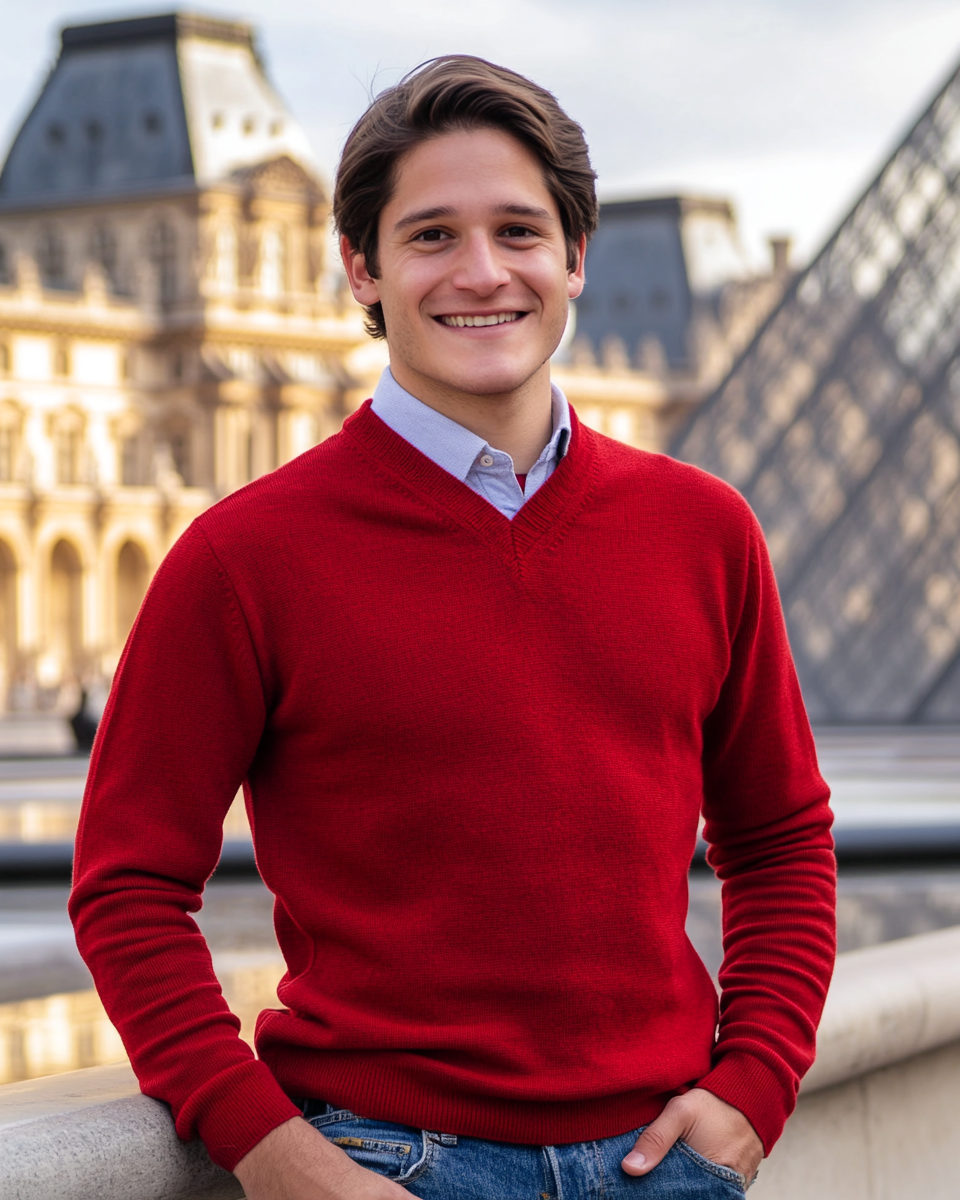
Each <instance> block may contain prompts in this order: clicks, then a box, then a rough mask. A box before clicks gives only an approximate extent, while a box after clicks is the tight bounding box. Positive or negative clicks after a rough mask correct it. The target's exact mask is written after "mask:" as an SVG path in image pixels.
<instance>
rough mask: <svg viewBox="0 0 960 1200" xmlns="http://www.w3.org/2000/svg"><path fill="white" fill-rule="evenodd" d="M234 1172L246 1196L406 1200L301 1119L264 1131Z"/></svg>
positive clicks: (257, 1199)
mask: <svg viewBox="0 0 960 1200" xmlns="http://www.w3.org/2000/svg"><path fill="white" fill-rule="evenodd" d="M233 1173H234V1175H236V1177H237V1178H238V1179H239V1180H240V1183H241V1184H242V1186H243V1190H244V1193H245V1194H246V1197H247V1200H409V1192H406V1191H405V1190H404V1189H403V1188H402V1187H400V1185H399V1184H396V1183H391V1182H390V1180H389V1179H383V1178H381V1177H380V1176H379V1175H376V1174H374V1172H373V1171H368V1170H366V1168H365V1167H358V1166H357V1164H356V1163H355V1162H353V1161H352V1159H350V1158H349V1157H348V1156H347V1155H346V1154H344V1152H343V1151H342V1150H341V1149H340V1147H339V1146H335V1145H334V1144H333V1142H328V1141H327V1139H326V1138H325V1137H324V1136H323V1135H322V1134H321V1133H318V1132H317V1130H316V1129H314V1128H313V1126H312V1125H310V1124H309V1122H307V1121H304V1120H303V1118H302V1117H294V1118H293V1119H292V1120H290V1121H287V1122H286V1123H285V1124H284V1125H278V1126H277V1128H276V1129H274V1130H272V1131H271V1132H270V1133H268V1134H267V1136H266V1137H265V1138H264V1139H263V1141H262V1142H258V1143H257V1144H256V1146H254V1148H253V1149H252V1150H251V1151H250V1152H249V1154H246V1155H244V1157H243V1158H241V1159H240V1161H239V1162H238V1163H237V1165H236V1166H235V1167H234V1169H233Z"/></svg>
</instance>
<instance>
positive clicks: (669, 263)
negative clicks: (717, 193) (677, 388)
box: [577, 196, 747, 368]
mask: <svg viewBox="0 0 960 1200" xmlns="http://www.w3.org/2000/svg"><path fill="white" fill-rule="evenodd" d="M746 273H747V269H746V263H745V262H744V260H743V254H742V251H741V249H740V246H739V242H738V238H737V229H736V218H735V215H734V211H733V207H732V206H731V204H730V202H729V201H728V200H722V199H713V198H707V197H700V196H653V197H644V198H643V199H635V200H615V201H609V202H607V203H604V204H601V205H600V223H599V226H598V228H597V232H596V234H595V235H594V237H593V239H592V241H591V242H590V246H589V248H588V250H587V282H586V285H585V287H584V289H583V294H582V295H581V297H580V299H579V300H578V301H577V336H578V337H582V338H586V339H587V340H588V341H589V342H590V343H591V345H592V347H593V349H594V350H595V351H599V350H600V349H601V348H602V346H603V344H604V342H605V341H607V340H608V339H610V338H618V339H619V340H620V341H621V342H622V343H623V346H624V349H625V350H626V352H627V354H628V356H629V357H630V359H631V360H633V361H636V360H637V358H638V355H639V353H640V351H641V347H642V345H643V343H644V341H645V339H648V338H651V337H654V338H656V339H657V340H658V341H659V342H660V344H661V346H662V347H663V350H664V353H665V355H666V358H667V361H668V362H669V364H670V366H671V367H674V368H684V367H688V366H690V365H691V346H690V322H691V317H692V312H693V306H694V303H695V301H696V299H697V298H698V297H702V296H706V295H711V294H713V293H715V292H716V291H717V289H718V288H719V287H720V286H721V285H722V284H724V283H726V282H727V281H728V280H730V279H735V278H739V277H742V276H743V275H745V274H746Z"/></svg>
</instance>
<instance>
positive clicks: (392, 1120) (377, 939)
mask: <svg viewBox="0 0 960 1200" xmlns="http://www.w3.org/2000/svg"><path fill="white" fill-rule="evenodd" d="M334 212H335V217H336V220H337V223H338V226H339V229H340V231H341V234H342V251H343V259H344V265H345V267H346V271H347V275H348V278H349V281H350V285H351V287H352V289H353V292H354V295H355V296H356V298H357V299H358V300H359V301H360V303H361V304H362V305H364V306H365V307H366V309H367V312H368V314H369V317H370V322H371V326H372V329H373V332H374V333H375V334H378V335H381V336H382V335H385V336H386V339H387V344H388V347H389V351H390V370H389V372H387V373H386V374H385V375H384V378H383V380H382V381H381V384H380V386H379V387H378V389H377V393H376V395H375V396H374V398H373V401H372V403H371V402H368V403H367V404H366V405H365V406H364V407H363V408H362V409H361V411H360V412H359V413H358V414H357V415H356V416H354V417H353V418H351V419H350V420H348V421H347V423H346V425H345V428H344V430H343V432H342V433H340V434H339V435H337V436H336V437H334V438H331V439H329V440H328V441H327V442H325V443H324V444H323V445H321V446H319V447H317V448H316V449H315V450H313V451H310V452H309V453H308V454H305V455H303V456H301V457H300V458H299V459H297V460H296V461H294V462H293V463H291V464H289V465H288V466H286V467H284V468H282V469H281V470H279V471H277V472H275V473H274V474H272V475H270V476H267V477H266V478H264V479H261V480H259V481H257V482H256V483H254V484H252V485H250V486H249V487H248V488H245V489H243V490H242V491H240V492H238V493H236V494H234V495H233V496H231V497H229V498H228V499H226V500H224V501H223V502H221V503H220V504H218V505H216V506H214V507H213V508H212V509H210V510H209V511H208V512H207V513H205V514H204V515H203V516H202V517H201V518H199V519H198V521H197V522H196V523H195V524H194V526H193V527H192V528H191V529H190V530H189V531H188V532H187V534H186V535H185V536H184V537H183V538H182V539H181V540H180V542H179V543H178V544H177V545H176V546H175V547H174V549H173V550H172V551H171V552H170V554H169V555H168V557H167V559H166V561H165V562H164V564H163V566H162V567H161V569H160V571H159V572H158V575H157V578H156V580H155V582H154V584H153V586H152V588H151V590H150V593H149V595H148V597H147V600H146V601H145V604H144V606H143V609H142V611H141V613H140V616H139V617H138V621H137V624H136V627H135V629H134V631H133V633H132V635H131V638H130V642H129V645H128V647H127V649H126V651H125V655H124V659H123V661H122V663H121V665H120V668H119V670H118V673H117V677H116V680H115V683H114V688H113V693H112V696H111V699H110V703H109V705H108V709H107V712H106V714H105V718H104V722H103V725H102V727H101V732H100V734H99V737H98V743H97V746H96V748H95V751H94V755H93V758H92V760H91V767H90V781H89V785H88V794H87V798H86V803H85V808H84V814H83V820H82V823H81V829H80V835H79V839H78V846H77V875H76V885H75V891H74V895H73V899H72V913H73V916H74V920H75V924H76V928H77V934H78V940H79V944H80V946H81V949H82V951H83V953H84V956H85V958H86V960H87V962H88V963H89V964H90V966H91V969H92V970H93V972H94V974H95V977H96V979H97V983H98V986H99V988H100V991H101V994H102V996H103V998H104V1002H105V1004H106V1006H107V1009H108V1011H109V1013H110V1015H111V1017H112V1018H113V1020H114V1022H115V1023H116V1025H117V1027H118V1028H119V1030H120V1032H121V1034H122V1035H123V1037H124V1040H125V1044H126V1045H127V1047H128V1048H129V1050H130V1054H131V1058H132V1061H133V1064H134V1066H135V1068H136V1070H137V1072H138V1076H139V1078H140V1081H141V1085H142V1087H143V1089H144V1091H145V1092H146V1093H147V1094H149V1095H152V1096H157V1097H159V1098H161V1099H163V1100H166V1101H167V1102H169V1103H170V1104H171V1106H172V1108H173V1112H174V1116H175V1119H176V1123H177V1129H178V1131H179V1132H180V1134H181V1136H183V1137H191V1136H200V1137H202V1138H203V1139H204V1141H205V1142H206V1144H207V1146H208V1148H209V1150H210V1153H211V1154H212V1156H213V1157H214V1159H215V1160H216V1161H218V1162H220V1163H221V1164H223V1165H224V1166H226V1167H227V1168H228V1169H231V1170H234V1171H235V1172H236V1174H237V1176H238V1177H239V1179H240V1181H241V1183H242V1184H243V1187H244V1189H245V1191H246V1194H247V1196H248V1198H249V1200H326V1198H331V1200H333V1198H336V1200H354V1198H361V1197H362V1198H365V1200H390V1198H392V1197H400V1196H402V1195H403V1194H404V1193H405V1192H406V1193H407V1194H413V1195H417V1196H421V1197H437V1198H439V1197H444V1198H454V1197H462V1198H464V1200H501V1198H505V1200H520V1198H521V1197H523V1198H526V1197H531V1198H534V1197H544V1198H548V1200H549V1198H551V1197H567V1198H569V1197H571V1196H574V1195H576V1196H601V1195H602V1196H606V1197H617V1196H621V1195H624V1196H626V1195H633V1194H637V1195H647V1196H650V1197H660V1196H677V1197H680V1196H683V1197H688V1196H689V1197H713V1196H733V1195H737V1194H740V1193H741V1192H742V1190H743V1188H744V1186H745V1184H746V1183H747V1181H748V1180H749V1179H750V1178H752V1176H753V1174H754V1173H755V1170H756V1168H757V1165H758V1164H759V1161H760V1158H761V1156H762V1154H763V1152H764V1150H765V1149H769V1147H770V1146H771V1145H772V1143H773V1142H774V1141H775V1140H776V1138H777V1137H778V1136H779V1134H780V1131H781V1129H782V1126H783V1123H784V1121H785V1119H786V1117H787V1116H788V1115H789V1112H790V1111H791V1109H792V1106H793V1103H794V1100H795V1096H796V1090H797V1084H798V1081H799V1078H800V1076H801V1074H802V1073H803V1071H804V1070H805V1069H806V1068H807V1066H808V1065H809V1063H810V1062H811V1060H812V1056H813V1050H814V1031H815V1028H816V1023H817V1020H818V1018H819V1014H820V1010H821V1006H822V1003H823V999H824V994H825V991H826V987H827V983H828V979H829V975H830V970H831V964H832V958H833V949H834V944H833V924H832V903H833V882H834V880H833V858H832V851H831V843H830V836H829V812H828V808H827V790H826V787H825V785H824V784H823V781H822V780H821V778H820V776H819V774H818V772H817V769H816V762H815V755H814V748H813V744H812V740H811V736H810V731H809V728H808V725H807V722H806V718H805V715H804V711H803V707H802V703H801V699H800V695H799V691H798V687H797V683H796V679H795V676H794V672H793V668H792V664H791V660H790V655H789V650H788V647H787V642H786V637H785V634H784V629H783V622H782V618H781V615H780V611H779V606H778V601H777V595H776V587H775V584H774V580H773V576H772V573H771V571H770V567H769V563H768V560H767V557H766V553H765V550H764V546H763V541H762V537H761V535H760V532H759V530H758V528H757V525H756V522H755V521H754V519H753V517H752V516H751V514H750V512H749V510H748V509H747V507H746V505H745V504H744V503H743V501H742V500H741V499H740V498H739V497H738V496H737V495H736V494H735V493H734V492H733V491H732V490H731V489H729V488H728V487H726V485H724V484H722V483H720V482H719V481H717V480H714V479H712V478H710V477H709V476H706V475H704V474H703V473H701V472H698V471H696V470H694V469H692V468H689V467H686V466H683V465H681V464H678V463H675V462H672V461H671V460H669V459H667V458H664V457H662V456H656V455H650V454H644V453H640V452H638V451H635V450H631V449H629V448H627V447H625V446H622V445H620V444H618V443H615V442H612V441H609V440H608V439H605V438H602V437H600V436H598V435H597V434H595V433H592V432H591V431H590V430H588V429H586V428H584V427H583V426H582V425H580V424H579V422H578V421H577V420H576V417H575V415H574V414H573V412H572V411H571V410H570V409H569V407H568V405H567V403H566V400H565V399H564V397H563V396H562V394H561V393H560V392H559V391H557V390H556V389H555V388H554V389H552V388H551V384H550V376H549V359H550V356H551V354H552V353H553V352H554V350H555V349H556V347H557V344H558V342H559V340H560V337H561V334H562V331H563V328H564V324H565V321H566V316H567V307H568V303H569V300H570V298H571V297H575V296H577V295H578V294H579V292H580V290H581V288H582V286H583V278H584V254H585V249H586V241H587V238H588V236H589V235H590V233H591V232H592V231H593V228H594V226H595V223H596V200H595V196H594V176H593V172H592V170H591V168H590V164H589V159H588V156H587V149H586V146H585V144H584V141H583V137H582V133H581V131H580V129H579V127H578V126H577V125H575V124H574V122H572V121H571V120H570V118H569V117H567V116H566V115H565V114H564V113H563V112H562V110H561V109H560V108H559V106H558V105H557V103H556V101H555V100H554V98H553V97H552V96H550V95H549V93H546V92H544V91H543V90H542V89H540V88H538V87H536V86H535V85H533V84H531V83H530V82H529V81H527V80H525V79H523V78H522V77H520V76H517V75H515V74H514V73H512V72H510V71H506V70H504V69H502V68H498V67H494V66H492V65H490V64H488V63H485V62H483V61H481V60H477V59H471V58H464V57H453V58H446V59H439V60H436V61H434V62H432V63H429V64H427V65H426V66H425V67H423V68H421V69H420V70H419V71H417V72H415V73H414V74H413V75H411V76H410V77H408V78H407V79H406V80H404V81H403V82H402V83H401V84H400V85H398V86H397V87H395V88H393V89H391V90H389V91H388V92H385V93H383V94H382V95H381V96H379V97H378V98H377V99H376V100H375V101H374V103H373V104H372V105H371V107H370V109H369V110H368V112H367V113H366V114H365V115H364V117H363V118H361V120H360V122H359V123H358V125H357V127H356V128H355V129H354V131H353V133H352V134H351V136H350V138H349V139H348V142H347V145H346V148H345V150H344V155H343V160H342V162H341V166H340V170H339V174H338V179H337V185H336V195H335V201H334ZM145 714H149V725H148V726H147V724H146V721H145ZM241 781H243V782H244V788H245V794H246V799H247V806H248V811H249V813H250V817H251V825H252V828H253V833H254V841H255V847H256V852H257V859H258V864H259V866H260V870H261V874H262V875H263V878H264V881H265V882H266V884H267V886H268V887H269V888H270V889H271V890H272V891H273V892H274V893H275V895H276V898H277V902H276V926H277V935H278V939H279V942H280V945H281V948H282V950H283V953H284V956H285V959H286V962H287V965H288V972H287V975H286V976H285V977H284V980H283V982H282V983H281V986H280V989H279V996H280V1000H281V1002H282V1003H283V1004H284V1006H285V1007H284V1008H283V1009H282V1010H280V1011H269V1012H266V1013H264V1014H262V1016H261V1018H260V1022H259V1025H258V1030H257V1047H258V1051H259V1055H260V1057H259V1059H254V1057H253V1055H252V1053H251V1052H250V1051H249V1049H248V1048H247V1047H246V1046H245V1045H244V1043H242V1042H241V1041H240V1040H239V1038H238V1036H237V1022H236V1021H235V1020H234V1018H233V1017H232V1016H231V1014H230V1013H229V1012H228V1010H227V1009H226V1007H225V1005H224V1002H223V999H222V997H221V995H220V992H219V988H218V986H217V983H216V980H215V977H214V975H213V972H212V969H211V965H210V959H209V955H208V953H207V950H206V947H205V945H204V943H203V941H202V939H201V937H200V935H199V932H198V931H197V929H196V926H195V925H194V923H193V921H192V920H191V918H190V917H189V916H188V913H189V912H192V911H196V910H197V908H198V907H199V906H200V895H201V892H202V889H203V885H204V883H205V881H206V879H207V878H208V877H209V875H210V873H211V871H212V870H213V868H214V866H215V864H216V861H217V857H218V853H219V848H220V826H221V822H222V818H223V815H224V813H225V812H226V810H227V807H228V806H229V803H230V800H231V797H232V796H233V794H234V792H235V790H236V788H237V786H238V785H239V783H240V782H241ZM701 811H702V812H703V815H704V816H705V819H706V824H705V836H706V838H707V840H708V841H709V842H710V843H711V861H712V862H713V864H714V866H715V867H716V869H717V871H718V873H719V874H720V875H721V877H722V878H723V880H724V932H725V951H726V957H725V959H724V964H723V968H722V971H721V975H720V982H721V986H722V997H721V1003H720V1006H719V1027H718V1025H717V1022H718V1007H717V999H716V993H715V991H714V987H713V985H712V983H711V981H710V979H709V977H708V974H707V972H706V970H705V969H704V967H703V965H702V963H701V962H700V960H699V959H698V958H697V956H696V954H695V952H694V951H693V949H692V947H691V945H690V943H689V941H688V940H687V939H686V936H685V934H684V919H685V915H686V907H687V891H686V875H687V868H688V865H689V862H690V858H691V854H692V852H693V848H694V843H695V839H696V833H697V823H698V818H699V815H700V813H701ZM304 1117H306V1118H307V1119H306V1120H304Z"/></svg>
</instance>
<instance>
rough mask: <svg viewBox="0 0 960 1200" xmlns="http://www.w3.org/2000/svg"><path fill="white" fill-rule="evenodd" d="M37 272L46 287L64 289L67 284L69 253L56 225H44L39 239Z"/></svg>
mask: <svg viewBox="0 0 960 1200" xmlns="http://www.w3.org/2000/svg"><path fill="white" fill-rule="evenodd" d="M37 270H38V271H39V272H40V282H41V283H42V284H43V286H44V287H48V288H62V287H65V286H66V282H67V252H66V248H65V246H64V244H63V235H62V234H61V232H60V230H59V229H57V227H56V226H55V225H44V227H43V228H42V229H41V230H40V234H39V236H38V237H37Z"/></svg>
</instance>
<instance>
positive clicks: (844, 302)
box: [673, 71, 960, 722]
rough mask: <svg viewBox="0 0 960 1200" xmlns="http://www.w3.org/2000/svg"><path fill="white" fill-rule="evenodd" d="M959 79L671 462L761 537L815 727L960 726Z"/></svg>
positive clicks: (685, 435)
mask: <svg viewBox="0 0 960 1200" xmlns="http://www.w3.org/2000/svg"><path fill="white" fill-rule="evenodd" d="M958 179H960V71H958V72H957V73H956V74H954V75H953V76H952V77H951V78H950V80H949V81H948V83H947V84H946V86H945V87H944V88H943V90H942V91H941V92H940V93H939V94H938V95H937V97H936V98H935V99H934V101H933V103H932V104H931V105H930V106H929V108H928V109H927V110H926V111H925V112H924V113H923V115H922V116H921V117H920V119H919V121H918V122H917V123H916V125H915V126H914V128H913V129H912V130H911V131H910V133H909V134H908V136H907V137H906V138H905V140H904V141H903V143H902V145H900V146H899V147H898V149H897V150H896V151H895V152H894V154H893V155H892V157H891V158H890V160H889V162H887V163H886V165H885V166H884V167H883V169H882V170H881V172H880V174H879V175H878V176H877V178H876V180H875V181H874V182H873V184H872V185H871V186H870V187H869V188H868V189H867V191H866V192H865V194H864V195H863V196H862V198H861V199H860V200H859V201H858V203H857V204H856V205H855V207H854V209H853V211H852V212H851V214H850V215H849V217H847V219H846V220H844V221H843V223H842V224H841V225H840V227H839V229H838V230H837V232H836V233H835V234H834V235H833V237H832V238H831V239H830V240H829V242H828V243H827V245H826V246H825V248H824V249H823V251H822V252H821V253H820V254H819V255H818V256H817V258H816V259H815V260H814V261H813V263H812V264H811V265H810V267H809V268H808V269H807V270H806V271H804V272H802V273H801V274H800V275H799V276H798V277H797V279H796V280H795V282H794V284H793V286H792V287H791V288H790V289H789V290H788V292H787V294H786V295H785V297H784V300H783V302H782V303H781V304H780V306H779V307H778V308H777V309H776V310H775V311H774V312H773V313H772V315H771V316H770V317H769V319H768V320H767V322H766V324H765V326H764V327H763V328H762V329H761V331H760V332H759V334H758V335H757V337H756V339H755V340H754V342H753V343H752V345H751V346H750V347H749V348H748V349H747V351H746V352H745V353H744V355H743V356H742V358H741V359H740V361H739V362H738V363H736V364H735V366H734V368H733V370H732V371H731V373H730V375H729V376H728V377H727V379H726V380H725V381H724V382H723V383H722V384H721V385H720V387H719V388H718V389H717V391H716V392H715V393H714V395H713V396H712V397H711V398H710V399H709V400H708V401H707V403H706V404H705V405H704V406H703V408H701V409H700V411H699V412H698V414H697V415H696V416H695V417H694V418H693V419H692V422H691V424H690V425H689V426H688V427H687V428H686V429H685V430H683V431H681V433H680V435H679V436H678V438H677V440H676V442H675V444H674V446H673V452H674V453H675V454H676V455H677V456H678V457H680V458H683V459H686V460H688V461H690V462H694V463H697V464H698V465H700V466H702V467H705V468H706V469H707V470H708V471H712V472H713V473H715V474H717V475H720V476H722V477H723V478H724V479H727V480H728V481H729V482H730V483H732V484H734V486H736V487H737V488H739V489H740V491H741V492H742V493H743V494H744V495H745V496H746V498H747V499H748V501H749V502H750V504H751V505H752V506H753V508H754V510H755V512H756V513H757V515H758V517H759V519H760V522H761V524H762V525H763V528H764V530H765V532H766V535H767V539H768V541H769V544H770V550H771V554H772V556H773V560H774V565H775V567H776V571H777V578H778V583H779V586H780V591H781V596H782V600H783V605H784V610H785V613H786V618H787V623H788V627H789V631H790V638H791V643H792V646H793V650H794V655H795V657H796V661H797V668H798V671H799V674H800V679H801V684H802V686H803V691H804V697H805V699H806V702H807V706H808V708H809V710H810V713H811V715H812V716H813V717H814V719H818V720H822V721H849V722H875V721H890V722H902V721H922V722H936V721H940V722H960V185H958Z"/></svg>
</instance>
